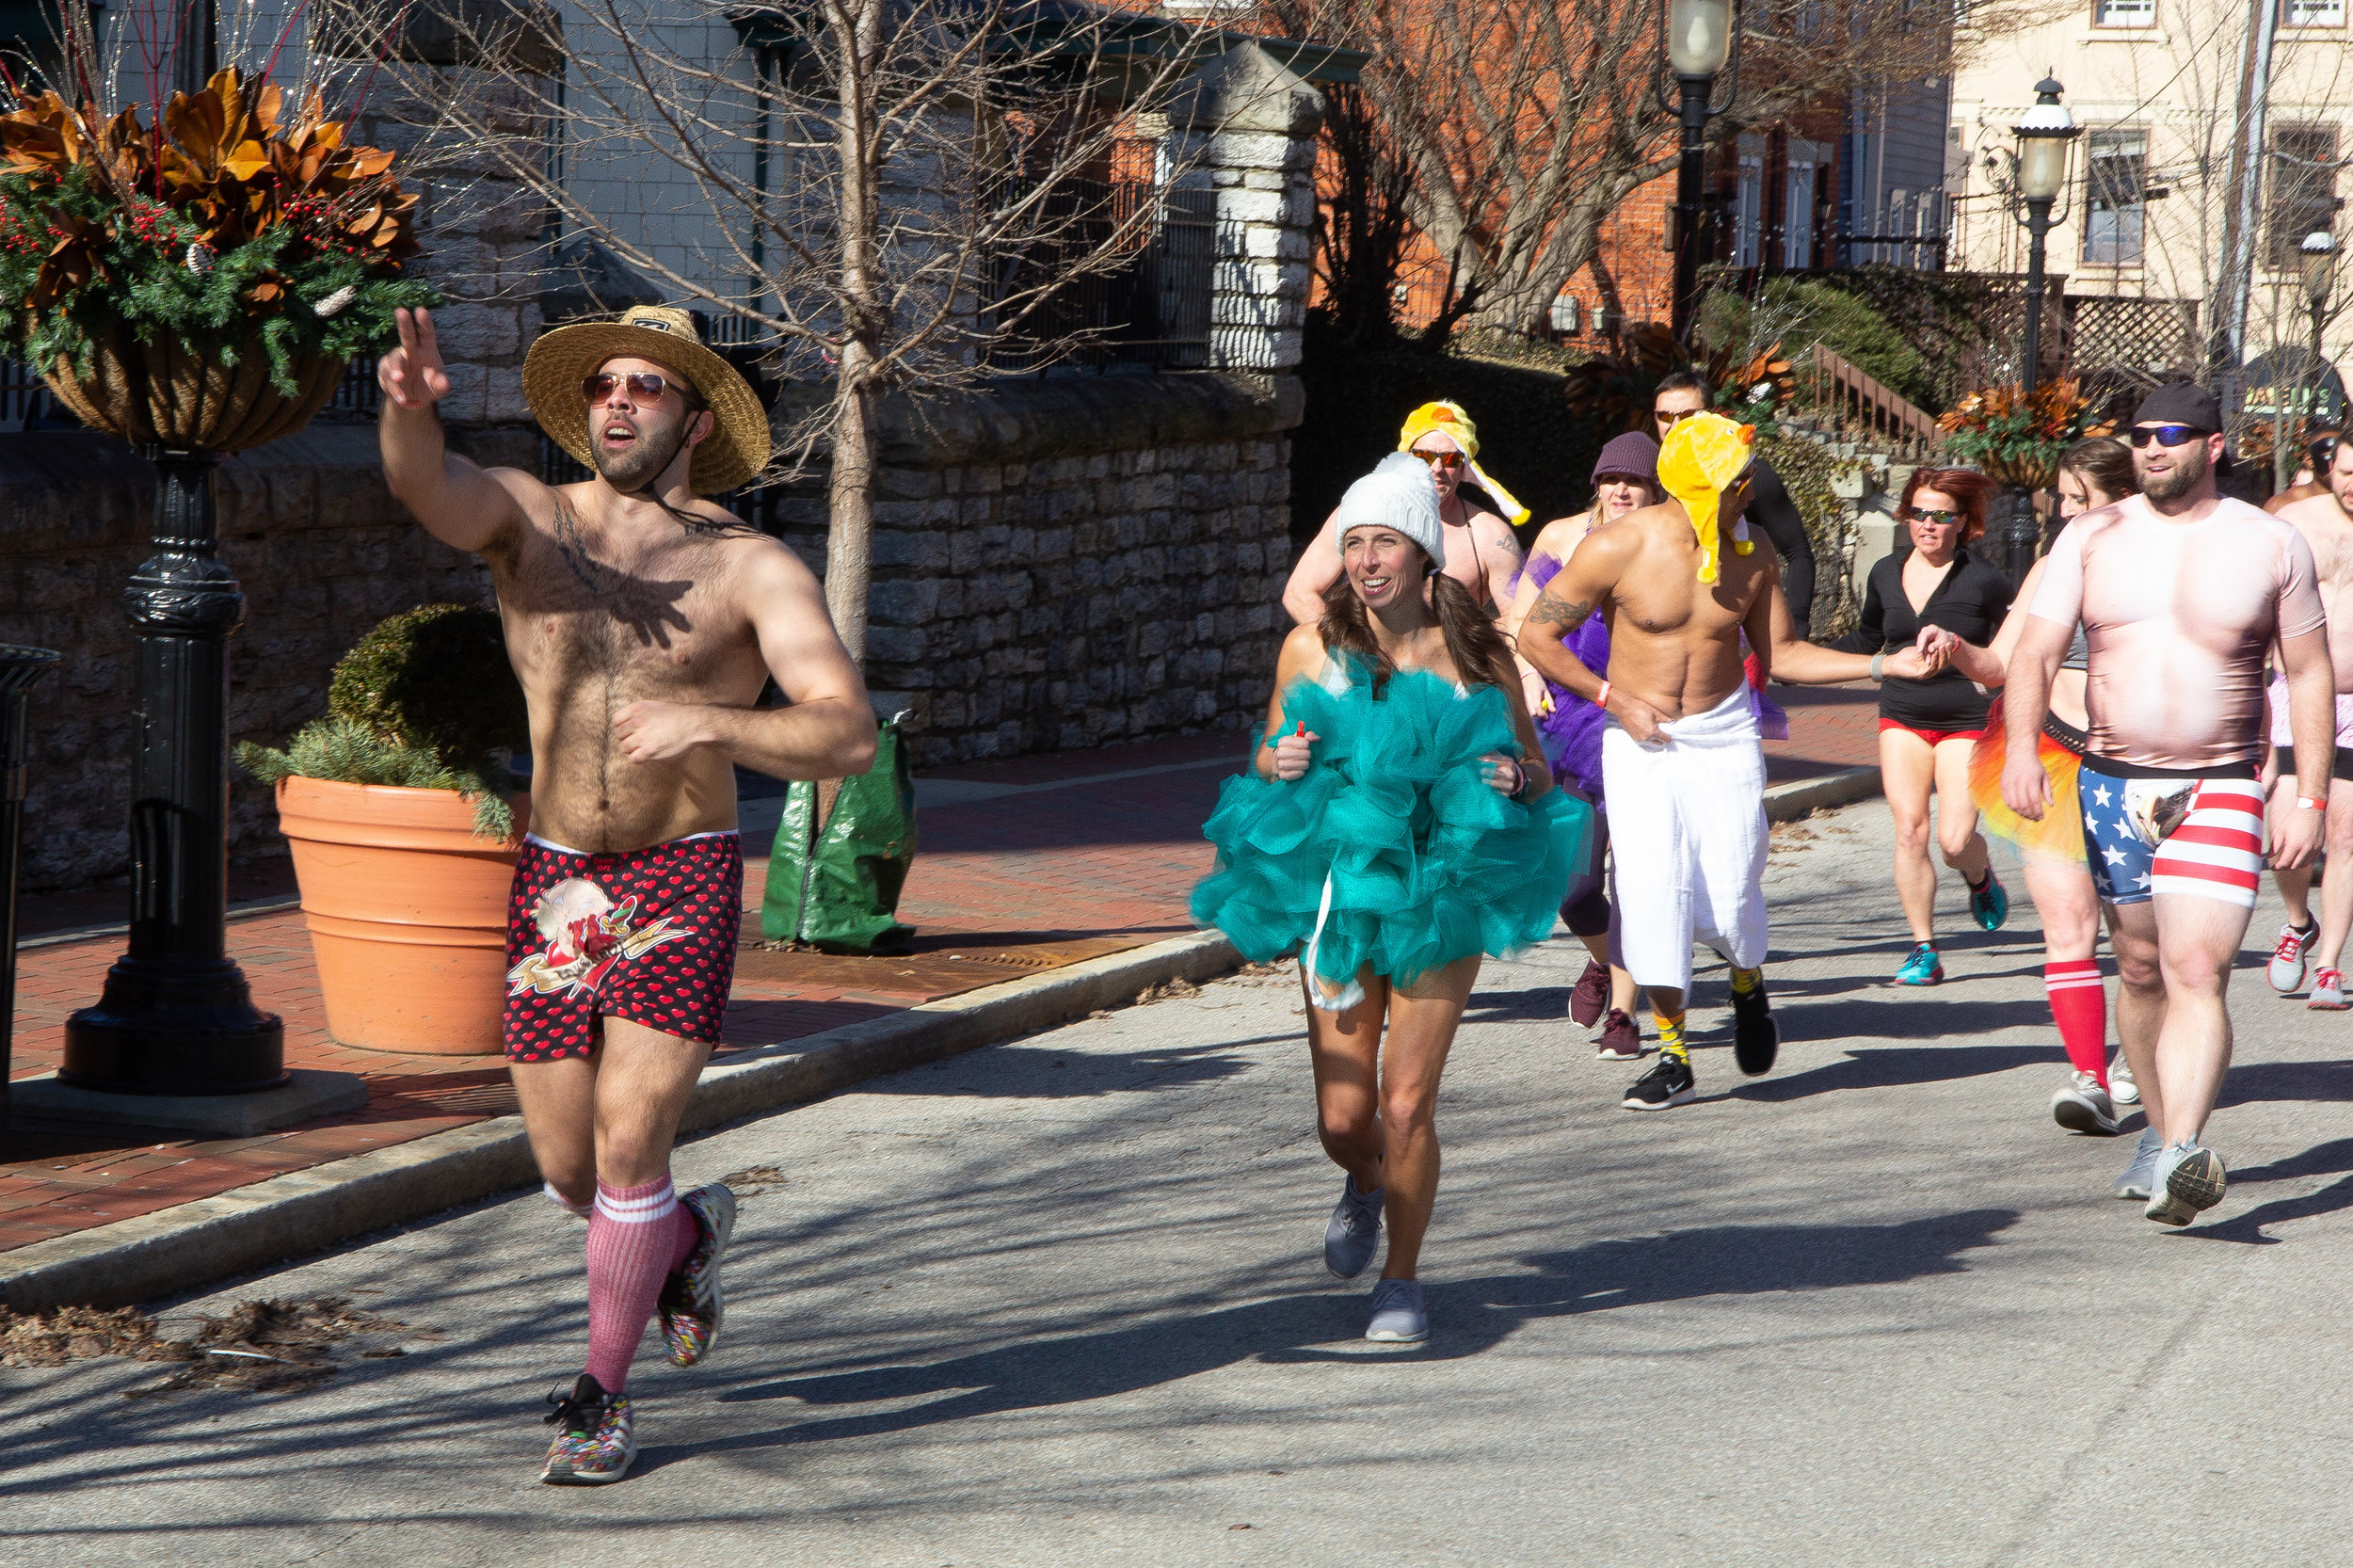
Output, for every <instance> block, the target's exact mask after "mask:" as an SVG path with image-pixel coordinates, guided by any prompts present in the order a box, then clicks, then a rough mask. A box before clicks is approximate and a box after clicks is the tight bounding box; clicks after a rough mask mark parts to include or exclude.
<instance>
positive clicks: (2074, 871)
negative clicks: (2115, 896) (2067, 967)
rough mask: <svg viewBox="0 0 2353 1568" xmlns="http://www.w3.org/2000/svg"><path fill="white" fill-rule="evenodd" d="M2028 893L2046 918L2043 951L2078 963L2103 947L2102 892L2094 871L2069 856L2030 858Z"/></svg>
mask: <svg viewBox="0 0 2353 1568" xmlns="http://www.w3.org/2000/svg"><path fill="white" fill-rule="evenodd" d="M2025 883H2026V896H2027V897H2028V898H2030V899H2032V900H2034V911H2035V913H2036V914H2037V915H2038V916H2040V917H2041V920H2042V952H2043V955H2044V956H2045V957H2047V958H2048V959H2050V961H2051V962H2052V963H2054V964H2067V963H2078V962H2081V961H2082V960H2084V959H2087V958H2091V957H2094V956H2096V955H2097V954H2098V952H2099V951H2100V895H2099V894H2098V893H2097V892H2095V891H2094V890H2093V889H2092V885H2091V872H2089V871H2088V870H2086V869H2085V868H2084V867H2082V866H2079V865H2076V864H2075V863H2074V862H2073V861H2067V860H2043V859H2040V858H2035V859H2028V860H2027V861H2026V862H2025Z"/></svg>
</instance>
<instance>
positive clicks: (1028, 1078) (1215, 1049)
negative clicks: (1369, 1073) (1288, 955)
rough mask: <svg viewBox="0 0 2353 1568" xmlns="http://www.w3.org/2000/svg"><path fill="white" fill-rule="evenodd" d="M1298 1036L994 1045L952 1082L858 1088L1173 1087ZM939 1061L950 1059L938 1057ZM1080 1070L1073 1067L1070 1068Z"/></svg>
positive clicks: (1064, 1093)
mask: <svg viewBox="0 0 2353 1568" xmlns="http://www.w3.org/2000/svg"><path fill="white" fill-rule="evenodd" d="M1292 1038H1295V1036H1292V1035H1289V1034H1265V1035H1257V1036H1254V1037H1252V1038H1250V1039H1247V1040H1220V1041H1218V1042H1217V1043H1216V1044H1215V1045H1211V1046H1203V1047H1199V1048H1184V1047H1174V1046H1163V1047H1154V1048H1150V1049H1146V1050H1137V1051H1127V1052H1121V1053H1112V1052H1109V1051H1100V1050H1088V1051H1068V1050H1051V1049H1044V1048H1038V1047H1035V1046H992V1047H990V1048H989V1049H988V1051H987V1053H986V1056H985V1058H984V1061H985V1064H986V1066H987V1069H988V1070H987V1072H986V1074H985V1075H983V1074H981V1073H978V1072H972V1073H965V1074H960V1075H957V1076H956V1077H955V1078H954V1079H953V1080H951V1081H948V1082H944V1083H943V1082H937V1081H932V1080H930V1075H929V1074H926V1073H921V1072H901V1073H892V1074H890V1075H889V1076H888V1077H886V1078H877V1079H870V1080H867V1081H866V1082H864V1083H861V1084H858V1085H857V1086H856V1090H855V1091H854V1092H855V1093H857V1094H861V1095H926V1096H942V1097H945V1098H957V1097H960V1096H974V1097H989V1098H995V1097H999V1096H1002V1097H1004V1098H1006V1099H1079V1098H1084V1097H1088V1096H1096V1095H1116V1094H1127V1093H1132V1092H1133V1091H1136V1090H1139V1089H1174V1088H1181V1087H1184V1086H1186V1085H1188V1084H1194V1083H1208V1082H1212V1081H1214V1080H1218V1079H1222V1078H1231V1077H1233V1076H1234V1075H1235V1074H1236V1073H1239V1072H1242V1071H1244V1070H1246V1069H1247V1068H1248V1067H1249V1065H1250V1064H1249V1063H1248V1062H1246V1061H1244V1060H1243V1059H1242V1058H1241V1057H1240V1056H1237V1055H1234V1054H1232V1053H1234V1052H1236V1051H1240V1050H1242V1049H1244V1048H1248V1047H1251V1046H1264V1045H1272V1044H1273V1043H1275V1042H1277V1041H1281V1040H1289V1039H1292ZM932 1065H934V1066H935V1067H938V1066H945V1065H946V1064H944V1063H934V1064H932ZM1073 1068H1075V1069H1077V1070H1076V1071H1072V1070H1070V1069H1073Z"/></svg>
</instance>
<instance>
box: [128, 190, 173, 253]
mask: <svg viewBox="0 0 2353 1568" xmlns="http://www.w3.org/2000/svg"><path fill="white" fill-rule="evenodd" d="M129 210H130V214H131V232H132V234H133V235H134V236H135V237H136V238H138V239H143V240H145V241H146V242H147V243H148V244H150V245H152V246H153V247H154V248H156V249H158V250H169V249H170V248H172V247H173V246H174V244H176V243H177V242H176V241H175V240H174V238H173V236H172V232H171V227H170V218H171V209H170V208H168V207H167V206H164V205H163V204H162V203H160V202H154V201H136V200H135V201H133V202H132V203H131V205H130V209H129Z"/></svg>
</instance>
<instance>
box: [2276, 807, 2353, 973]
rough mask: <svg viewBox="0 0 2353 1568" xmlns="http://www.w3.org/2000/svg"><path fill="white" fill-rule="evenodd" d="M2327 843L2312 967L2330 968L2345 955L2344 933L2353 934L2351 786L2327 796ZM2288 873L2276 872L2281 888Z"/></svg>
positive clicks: (2306, 875) (2308, 878)
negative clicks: (2327, 856)
mask: <svg viewBox="0 0 2353 1568" xmlns="http://www.w3.org/2000/svg"><path fill="white" fill-rule="evenodd" d="M2289 809H2291V810H2293V809H2295V807H2294V806H2293V805H2291V806H2290V808H2289ZM2326 847H2327V850H2328V854H2329V863H2328V865H2326V866H2324V867H2323V868H2321V873H2320V940H2319V942H2318V943H2317V944H2316V945H2315V947H2314V949H2313V968H2322V969H2333V968H2338V967H2339V962H2340V960H2342V959H2343V958H2344V956H2345V937H2346V936H2347V935H2348V934H2353V789H2345V790H2339V791H2335V792H2331V793H2330V794H2329V826H2328V839H2327V842H2326ZM2290 874H2292V873H2290V872H2280V873H2279V875H2280V876H2281V879H2282V881H2281V887H2282V889H2284V888H2285V886H2286V884H2285V880H2284V879H2285V878H2286V877H2288V876H2289V875H2290ZM2301 874H2302V875H2303V877H2304V879H2305V881H2306V882H2307V883H2309V882H2310V881H2311V880H2312V872H2310V871H2309V870H2307V871H2305V872H2302V873H2301ZM2302 923H2303V922H2302V920H2298V921H2297V924H2299V925H2300V924H2302Z"/></svg>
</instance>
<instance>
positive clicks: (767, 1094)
mask: <svg viewBox="0 0 2353 1568" xmlns="http://www.w3.org/2000/svg"><path fill="white" fill-rule="evenodd" d="M1240 963H1241V954H1239V953H1237V952H1235V951H1234V948H1233V944H1232V943H1230V942H1228V941H1227V940H1226V939H1225V937H1224V936H1220V935H1219V934H1218V933H1216V932H1214V931H1210V932H1195V933H1193V934H1191V935H1188V936H1175V937H1170V938H1169V939H1167V940H1165V941H1160V942H1154V943H1152V944H1150V945H1149V946H1146V947H1141V948H1132V949H1130V950H1128V952H1114V953H1108V954H1106V955H1104V956H1103V957H1100V958H1090V959H1087V960H1085V961H1084V962H1082V963H1078V964H1071V965H1067V966H1064V968H1058V969H1053V970H1050V971H1049V972H1048V973H1046V974H1042V975H1037V976H1034V977H1032V978H1030V979H1026V980H1013V981H1007V982H1005V983H1004V984H999V985H990V986H986V987H984V988H983V989H981V990H978V991H971V992H968V993H967V994H965V995H963V996H960V997H948V998H943V999H942V1000H938V1001H930V1002H924V1003H922V1004H921V1005H920V1006H917V1007H912V1008H909V1009H907V1010H906V1011H905V1012H903V1013H893V1014H890V1015H888V1016H884V1017H879V1018H869V1019H865V1020H862V1021H860V1022H858V1023H854V1024H843V1025H841V1026H840V1028H837V1029H829V1030H826V1031H824V1032H823V1033H820V1034H812V1035H810V1036H809V1037H808V1038H807V1039H804V1040H795V1041H792V1042H789V1043H787V1044H783V1045H777V1046H771V1047H767V1048H763V1049H760V1050H756V1051H751V1052H746V1053H744V1054H740V1055H736V1056H732V1057H729V1058H728V1060H727V1061H725V1062H724V1063H722V1064H719V1065H717V1066H714V1067H712V1068H710V1069H709V1070H707V1071H706V1072H705V1073H704V1074H703V1077H702V1081H701V1082H700V1083H698V1084H696V1088H695V1096H694V1098H693V1099H692V1100H690V1101H689V1102H688V1104H687V1109H686V1115H685V1118H684V1124H683V1126H682V1127H681V1128H680V1130H681V1131H686V1132H692V1131H696V1130H699V1129H701V1128H708V1127H715V1126H717V1125H719V1124H720V1123H722V1122H731V1121H735V1120H737V1119H739V1118H741V1117H744V1116H755V1115H759V1114H760V1113H762V1112H770V1111H776V1110H779V1109H781V1108H783V1107H785V1106H789V1105H793V1104H797V1103H799V1102H801V1101H804V1100H810V1099H815V1098H817V1097H818V1096H822V1095H828V1094H832V1093H834V1092H835V1091H837V1090H840V1089H843V1088H847V1087H849V1086H850V1085H852V1084H855V1083H859V1082H862V1081H864V1080H867V1079H870V1078H877V1077H880V1076H882V1075H883V1074H886V1073H894V1072H898V1071H899V1070H901V1069H902V1068H905V1067H913V1066H917V1065H920V1064H923V1063H926V1062H935V1061H937V1060H939V1059H940V1058H942V1057H947V1056H953V1055H956V1054H957V1053H958V1052H961V1051H967V1050H970V1049H972V1048H975V1047H978V1046H985V1045H993V1044H995V1043H997V1042H999V1041H1000V1040H1008V1039H1011V1038H1013V1037H1015V1036H1016V1035H1020V1034H1028V1033H1031V1032H1034V1031H1037V1030H1041V1029H1048V1028H1051V1027H1052V1026H1054V1025H1056V1024H1060V1023H1064V1022H1067V1021H1068V1020H1070V1019H1072V1018H1077V1017H1083V1016H1086V1015H1087V1014H1089V1013H1092V1012H1094V1011H1096V1009H1098V1008H1107V1007H1117V1006H1120V1005H1123V1004H1125V1003H1128V1002H1132V1001H1133V1000H1135V999H1136V996H1137V994H1138V993H1139V992H1141V991H1144V990H1146V989H1148V988H1150V987H1152V986H1155V985H1161V984H1167V983H1168V982H1170V981H1174V980H1184V981H1203V980H1209V979H1211V978H1213V977H1215V976H1217V975H1221V974H1224V973H1225V972H1226V971H1227V970H1229V969H1231V968H1235V967H1236V966H1237V965H1239V964H1240ZM537 1176H538V1173H537V1170H536V1167H535V1166H534V1165H533V1163H532V1159H531V1149H530V1146H529V1144H526V1143H525V1141H524V1139H523V1130H522V1119H521V1118H520V1116H500V1117H496V1118H493V1119H492V1120H490V1121H487V1122H476V1123H474V1124H473V1125H472V1126H470V1127H461V1128H452V1129H451V1130H449V1131H447V1132H437V1133H434V1134H432V1135H430V1136H429V1137H424V1138H419V1139H415V1140H413V1141H411V1142H409V1143H406V1144H396V1145H394V1146H392V1147H391V1148H383V1149H373V1150H370V1151H369V1152H368V1153H366V1154H358V1155H352V1156H350V1157H349V1158H347V1159H344V1160H330V1161H328V1163H326V1164H324V1165H315V1166H312V1168H311V1169H309V1170H306V1171H290V1172H288V1173H287V1174H286V1175H284V1176H272V1177H270V1178H269V1179H268V1180H266V1181H258V1182H255V1183H254V1184H253V1185H251V1186H250V1187H240V1188H238V1189H236V1190H235V1191H233V1192H222V1193H220V1194H218V1195H217V1196H215V1197H210V1198H200V1199H198V1200H197V1201H195V1202H193V1203H184V1204H176V1205H174V1206H173V1207H171V1208H164V1209H158V1210H156V1211H155V1212H154V1213H152V1214H142V1215H140V1216H138V1217H137V1218H136V1219H130V1220H121V1221H118V1222H117V1223H115V1224H110V1225H100V1226H97V1227H95V1228H93V1229H90V1230H86V1231H80V1232H77V1233H76V1234H74V1235H72V1236H60V1237H57V1238H56V1239H54V1240H47V1241H36V1242H34V1243H33V1244H32V1245H31V1246H29V1247H20V1248H17V1249H16V1250H15V1251H13V1252H8V1253H5V1254H0V1302H5V1303H6V1304H8V1306H9V1307H11V1308H13V1309H14V1310H16V1311H18V1312H39V1311H45V1310H47V1309H49V1308H51V1307H55V1306H59V1305H64V1304H69V1303H70V1304H87V1305H94V1306H115V1305H120V1304H124V1303H130V1302H139V1301H150V1300H153V1299H154V1298H156V1297H159V1296H168V1295H178V1294H182V1293H184V1292H186V1291H188V1290H191V1289H194V1288H197V1287H198V1286H201V1285H207V1284H210V1283H212V1282H213V1281H215V1280H218V1279H223V1278H226V1277H228V1276H229V1275H232V1274H238V1273H245V1272H250V1271H253V1270H256V1269H263V1268H267V1267H269V1266H270V1265H273V1264H276V1263H280V1262H283V1261H284V1260H286V1259H288V1258H290V1257H293V1256H297V1255H298V1254H301V1253H306V1252H311V1251H314V1250H316V1249H318V1248H321V1247H327V1246H332V1245H334V1244H335V1243H336V1242H339V1241H344V1240H349V1239H350V1238H352V1237H354V1236H359V1235H362V1234H364V1233H366V1232H368V1231H371V1230H380V1229H382V1228H384V1227H385V1226H387V1225H395V1224H401V1223H402V1222H403V1221H407V1220H413V1219H416V1218H418V1217H419V1216H421V1215H425V1214H434V1213H439V1212H440V1210H442V1209H444V1208H451V1207H453V1206H454V1205H457V1204H462V1203H471V1202H472V1201H473V1200H474V1199H476V1198H481V1197H487V1196H488V1195H489V1194H490V1193H493V1192H505V1191H508V1190H509V1189H512V1188H516V1187H523V1186H528V1185H529V1184H530V1183H531V1182H533V1181H535V1180H536V1179H537Z"/></svg>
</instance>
